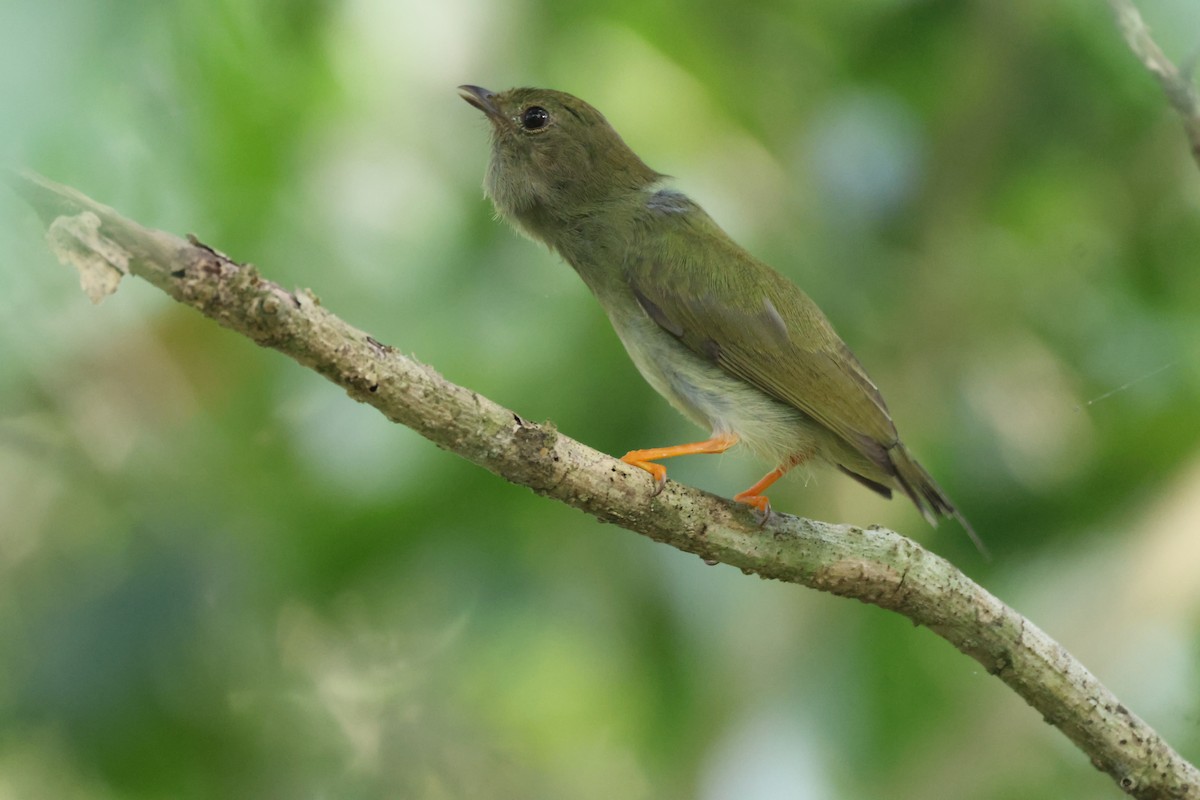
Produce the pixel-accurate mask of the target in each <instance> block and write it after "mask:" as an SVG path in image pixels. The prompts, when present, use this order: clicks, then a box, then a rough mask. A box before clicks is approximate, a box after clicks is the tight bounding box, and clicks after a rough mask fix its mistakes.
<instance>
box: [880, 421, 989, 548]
mask: <svg viewBox="0 0 1200 800" xmlns="http://www.w3.org/2000/svg"><path fill="white" fill-rule="evenodd" d="M888 457H889V459H890V460H891V463H892V468H893V469H894V470H895V473H894V474H895V478H896V483H897V485H898V486H899V487H900V490H901V491H902V492H904V494H906V495H908V499H910V500H912V502H913V505H915V506H916V507H917V509H918V510H919V511H920V512H921V516H923V517H925V519H926V520H928V521H929V524H930V525H932V526H934V527H935V528H936V527H937V524H938V517H950V518H952V519H954V520H957V521H958V524H959V525H961V526H962V528H963V530H964V531H966V532H967V536H969V537H971V541H972V542H974V544H975V548H976V549H977V550H979V553H980V555H982V556H983V557H984V558H985V559H987V560H988V561H990V560H991V558H992V556H991V554H990V553H989V552H988V549H987V547H985V546H984V544H983V540H982V539H980V538H979V534H977V533H975V529H974V528H973V527H971V523H969V522H967V518H966V517H964V516H963V515H962V514H961V513H960V512H959V510H958V509H957V508H955V507H954V503H952V502H950V498H949V497H947V496H946V493H945V492H943V491H942V488H941V487H940V486H938V485H937V482H935V481H934V480H933V476H931V475H930V474H929V473H928V472H926V471H925V468H924V467H922V466H921V465H920V464H918V463H917V460H916V459H915V458H913V457H912V454H911V453H909V452H908V449H907V448H906V447H905V446H904V445H903V444H900V443H897V444H896V446H895V447H892V448H891V449H889V450H888Z"/></svg>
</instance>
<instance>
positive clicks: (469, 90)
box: [458, 83, 499, 117]
mask: <svg viewBox="0 0 1200 800" xmlns="http://www.w3.org/2000/svg"><path fill="white" fill-rule="evenodd" d="M458 96H459V97H461V98H462V99H463V100H466V101H467V102H468V103H470V104H471V105H473V106H475V107H476V108H478V109H479V110H480V111H482V112H483V113H485V114H487V115H488V116H489V117H494V116H496V115H497V114H498V113H499V111H498V110H497V108H496V105H495V104H494V103H493V102H492V98H493V97H495V96H496V93H495V92H493V91H490V90H488V89H484V88H483V87H482V86H472V85H471V84H469V83H464V84H463V85H462V86H459V87H458Z"/></svg>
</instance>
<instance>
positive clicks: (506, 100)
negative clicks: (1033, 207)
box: [459, 86, 982, 549]
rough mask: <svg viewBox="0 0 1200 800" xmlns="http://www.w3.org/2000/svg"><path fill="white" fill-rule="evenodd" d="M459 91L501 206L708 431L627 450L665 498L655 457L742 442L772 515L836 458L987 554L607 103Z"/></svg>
mask: <svg viewBox="0 0 1200 800" xmlns="http://www.w3.org/2000/svg"><path fill="white" fill-rule="evenodd" d="M459 92H460V94H461V95H462V98H463V99H464V100H466V101H467V102H468V103H470V104H471V105H473V106H474V107H476V108H478V109H479V110H480V111H482V112H483V113H484V114H485V115H487V118H488V120H489V121H490V122H491V125H492V157H491V162H490V164H489V166H488V170H487V177H486V179H485V181H484V189H485V191H486V192H487V195H488V196H489V197H490V198H491V200H492V202H493V203H494V204H495V207H496V210H497V211H498V212H499V214H500V216H502V217H504V218H505V219H506V220H508V221H509V222H511V223H512V224H513V225H514V226H515V227H516V228H517V229H518V230H520V231H521V232H522V233H524V234H526V235H527V236H529V237H530V238H532V239H534V240H536V241H539V242H543V243H544V244H546V245H547V246H549V247H550V248H551V249H552V250H554V251H555V252H557V253H558V254H559V255H561V256H562V258H563V259H564V260H566V262H567V263H568V264H570V265H571V266H572V267H573V268H574V269H575V271H576V272H577V273H578V274H579V276H580V277H581V278H582V279H583V281H584V283H586V284H587V285H588V288H590V289H591V290H592V292H593V294H595V296H596V299H597V300H599V301H600V304H601V305H602V306H603V307H604V310H605V312H607V314H608V318H609V320H610V321H611V322H612V326H613V328H614V329H615V330H616V332H617V336H619V337H620V339H621V342H622V343H623V344H624V345H625V349H626V350H627V351H628V352H629V356H630V358H632V359H633V363H634V364H635V365H636V366H637V368H638V370H639V371H640V372H641V373H642V375H643V377H645V379H646V380H647V381H648V382H649V383H650V385H651V386H653V387H654V389H655V390H656V391H658V393H659V394H661V395H662V396H663V397H665V398H666V399H667V400H668V401H669V402H670V403H671V405H673V406H674V407H675V408H676V409H678V410H679V411H680V412H682V413H683V414H684V415H685V416H687V417H688V418H689V419H691V420H692V421H693V422H695V423H696V424H698V425H700V426H701V427H703V428H706V429H708V430H710V431H711V432H712V434H711V436H710V437H709V438H708V439H705V440H704V441H702V442H694V443H691V444H683V445H676V446H672V447H661V448H652V449H649V450H632V451H630V452H628V453H626V454H625V455H624V456H622V457H621V460H622V461H625V462H627V463H629V464H632V465H634V466H637V467H641V468H642V469H644V470H646V471H647V472H649V473H650V474H651V475H652V476H653V478H654V480H655V483H656V490H655V491H656V492H657V491H660V490H661V489H662V486H663V484H664V483H665V481H666V475H667V470H666V468H665V467H664V466H663V465H661V464H659V463H657V462H658V461H660V460H662V459H667V458H673V457H675V456H682V455H691V454H696V453H723V452H725V451H726V450H728V449H729V448H731V447H733V446H734V445H735V444H737V443H738V442H744V443H745V444H746V445H747V446H749V448H750V449H751V450H752V451H754V452H755V453H756V454H758V455H759V456H761V457H762V458H764V459H766V460H767V461H769V462H770V463H771V464H773V465H775V468H774V469H773V470H771V472H769V473H768V474H767V475H766V476H764V477H763V479H762V480H760V481H759V482H758V483H756V484H754V485H753V486H751V487H750V488H749V489H747V490H746V491H744V492H741V493H740V494H737V495H735V496H734V500H736V501H738V502H741V503H746V504H748V505H751V506H753V507H755V508H756V509H758V510H759V511H760V512H762V513H763V514H769V513H770V503H769V501H768V500H767V497H766V495H765V494H764V492H765V491H766V490H767V488H768V487H769V486H771V484H773V483H775V481H777V480H778V479H779V478H780V477H782V476H783V475H784V473H786V472H787V471H788V470H790V469H792V468H793V467H795V466H797V465H798V464H801V463H805V462H827V463H830V464H833V465H834V466H835V467H837V468H838V469H839V470H841V471H842V472H844V473H846V474H847V475H849V476H850V477H852V478H854V479H855V480H857V481H858V482H860V483H862V484H863V485H865V486H867V487H868V488H870V489H872V490H874V491H876V492H878V493H879V494H881V495H883V496H884V497H888V498H890V497H891V496H892V492H893V491H894V490H895V491H900V492H902V493H903V494H905V495H906V496H907V497H908V498H909V499H910V500H912V502H913V503H914V504H915V505H916V506H917V508H918V509H920V511H921V513H922V515H924V517H925V518H926V519H927V520H928V521H929V522H930V524H933V525H936V524H937V518H938V517H939V516H949V517H954V518H955V519H957V520H958V521H959V522H960V523H961V524H962V525H963V527H964V528H965V529H966V530H967V532H968V533H969V534H970V536H971V538H972V539H973V540H974V541H975V542H976V544H977V545H978V546H980V548H981V549H982V545H981V544H980V543H979V539H978V537H977V536H976V535H975V532H974V531H973V530H972V529H971V527H970V525H969V524H968V523H967V522H966V520H965V519H964V518H963V516H962V515H961V514H959V512H958V511H957V510H956V509H955V507H954V505H953V504H952V503H951V502H950V500H949V498H947V497H946V494H945V493H944V492H943V491H942V490H941V489H940V488H938V485H937V484H936V483H934V481H933V478H932V477H930V475H929V473H927V472H926V471H925V470H924V469H923V468H922V467H921V465H920V464H918V463H917V462H916V460H915V459H914V458H913V457H912V455H911V454H910V453H909V451H908V449H907V448H906V447H905V446H904V444H903V443H902V442H901V441H900V438H899V436H898V435H897V433H896V426H895V425H894V424H893V423H892V418H891V415H890V414H889V413H888V409H887V406H886V405H885V404H884V402H883V397H882V396H881V395H880V393H879V389H878V388H876V386H875V384H874V383H873V382H872V381H871V379H870V378H869V377H868V376H867V373H866V371H865V370H864V369H863V367H862V365H861V364H859V363H858V359H856V358H855V357H854V354H853V353H851V352H850V349H849V348H848V347H847V346H846V344H845V343H844V342H843V341H842V340H841V339H840V338H839V337H838V335H837V333H835V332H834V330H833V327H832V326H831V325H830V324H829V320H827V319H826V318H825V315H824V314H823V313H821V310H820V309H819V308H817V305H816V304H815V303H814V302H813V301H812V300H811V299H809V297H808V295H807V294H805V293H804V292H803V291H802V290H801V289H800V288H799V287H797V286H796V285H795V284H794V283H792V282H791V281H789V280H788V279H787V278H784V277H783V276H782V275H780V274H779V273H778V272H776V271H775V270H773V269H771V268H770V267H769V266H767V265H766V264H764V263H762V262H761V261H759V260H757V259H756V258H754V257H753V256H751V255H750V254H749V253H747V252H746V251H745V250H743V249H742V248H741V247H739V246H738V245H737V244H736V243H735V242H734V241H733V240H732V239H730V238H729V236H728V235H727V234H726V233H725V232H724V231H723V230H721V228H720V227H718V226H717V224H716V223H715V222H713V220H712V219H711V218H710V217H709V216H708V214H706V213H705V212H704V210H703V209H702V208H700V206H698V205H697V204H696V203H695V202H693V201H692V200H691V199H689V198H688V197H687V196H685V195H683V194H681V193H680V192H678V191H675V190H673V189H671V188H669V187H668V186H666V185H665V177H666V176H664V175H662V174H660V173H658V172H655V171H654V170H652V169H650V167H648V166H646V165H645V164H644V163H643V162H642V160H641V159H640V158H638V156H637V155H636V154H635V153H634V152H633V151H632V150H630V149H629V147H628V146H627V145H626V144H625V142H624V141H623V140H622V139H621V137H620V136H619V135H618V134H617V132H616V131H615V130H613V128H612V127H611V126H610V125H609V124H608V122H607V121H606V120H605V119H604V117H603V116H602V115H601V114H600V112H599V111H597V110H596V109H594V108H592V107H591V106H590V105H588V104H587V103H585V102H583V101H582V100H579V99H578V98H576V97H572V96H571V95H569V94H565V93H563V92H556V91H552V90H549V89H510V90H508V91H505V92H491V91H488V90H487V89H483V88H480V87H478V86H460V87H459Z"/></svg>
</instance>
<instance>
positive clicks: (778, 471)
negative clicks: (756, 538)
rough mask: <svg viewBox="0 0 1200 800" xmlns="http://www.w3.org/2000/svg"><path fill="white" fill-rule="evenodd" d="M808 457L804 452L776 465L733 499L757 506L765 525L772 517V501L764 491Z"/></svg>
mask: <svg viewBox="0 0 1200 800" xmlns="http://www.w3.org/2000/svg"><path fill="white" fill-rule="evenodd" d="M806 458H807V456H805V455H803V454H797V455H794V456H792V457H791V458H789V459H788V460H787V461H785V462H784V463H783V464H782V465H781V466H779V467H776V468H775V469H773V470H771V471H770V472H768V473H767V474H766V475H764V476H763V477H762V480H760V481H759V482H758V483H756V484H754V485H753V486H751V487H750V488H749V489H747V490H746V491H744V492H739V493H738V494H735V495H734V496H733V499H734V500H735V501H736V502H738V503H745V504H746V505H748V506H754V507H755V508H757V509H758V511H759V513H761V514H762V515H763V520H762V521H763V524H764V525H765V524H766V522H767V520H768V519H770V518H771V501H770V500H768V499H767V496H766V495H765V494H763V492H765V491H766V490H767V489H769V488H770V487H771V484H773V483H775V481H777V480H779V479H780V478H782V477H783V476H784V475H786V474H787V472H788V470H790V469H791V468H792V467H794V466H796V465H797V464H800V463H802V462H803V461H804V460H805V459H806Z"/></svg>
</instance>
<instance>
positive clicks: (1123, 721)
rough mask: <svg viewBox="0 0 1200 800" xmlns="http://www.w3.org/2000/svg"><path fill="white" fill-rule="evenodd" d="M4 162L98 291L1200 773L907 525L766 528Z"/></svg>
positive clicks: (1155, 775) (1180, 785)
mask: <svg viewBox="0 0 1200 800" xmlns="http://www.w3.org/2000/svg"><path fill="white" fill-rule="evenodd" d="M8 178H9V183H11V184H12V186H13V188H14V189H15V190H16V191H17V192H18V193H19V194H20V195H22V196H23V197H24V198H25V200H26V201H27V202H28V203H29V204H30V205H31V206H32V207H33V208H34V209H35V210H36V211H37V212H38V214H39V215H40V216H41V218H42V221H43V223H44V224H45V225H46V227H47V239H48V241H49V243H50V247H51V249H52V250H53V251H54V252H55V254H56V255H57V256H58V257H59V259H60V260H62V261H63V262H64V263H69V264H71V265H73V266H75V267H76V268H77V269H78V270H79V271H80V276H81V282H82V283H83V284H84V288H85V289H86V290H87V291H88V293H89V295H91V296H92V297H93V299H97V300H98V299H99V298H102V297H103V296H104V295H105V294H108V293H111V292H112V291H115V289H116V287H117V284H118V283H119V281H120V279H121V277H122V276H123V275H124V274H126V273H132V274H133V275H137V276H138V277H141V278H143V279H145V280H146V281H148V282H150V283H152V284H153V285H155V286H157V287H158V288H159V289H162V290H163V291H164V292H166V293H167V294H169V295H171V297H173V298H175V299H176V300H178V301H179V302H181V303H183V304H185V305H188V306H191V307H192V308H194V309H196V310H197V311H199V312H200V313H202V314H204V315H205V316H208V317H211V318H212V319H214V320H216V321H217V322H218V323H220V324H221V325H223V326H225V327H226V328H229V329H231V330H234V331H237V332H239V333H241V334H243V335H245V336H247V337H249V338H250V339H253V340H254V341H255V342H257V343H258V344H260V345H262V346H264V347H271V348H273V349H275V350H278V351H279V352H281V353H284V354H285V355H287V356H289V357H291V358H292V359H294V360H296V361H298V362H299V363H301V364H303V365H304V366H306V367H309V368H311V369H313V370H315V371H317V372H319V373H320V374H321V375H324V376H325V377H326V378H328V379H329V380H331V381H333V382H334V383H336V384H337V385H338V386H341V387H342V388H343V389H345V390H346V393H347V394H349V395H350V397H352V398H354V399H355V400H358V401H360V402H363V403H367V404H369V405H371V406H373V407H374V408H376V409H378V410H379V411H380V412H382V413H383V415H384V416H386V417H387V418H388V419H390V420H392V421H393V422H398V423H400V424H402V425H407V426H408V427H410V428H412V429H413V430H415V431H417V432H418V433H420V434H421V435H423V436H425V437H426V438H428V439H429V440H431V441H432V442H434V443H435V444H437V445H438V446H440V447H442V448H445V449H447V450H451V451H453V452H455V453H458V454H459V455H461V456H463V457H464V458H467V459H469V460H471V461H473V462H475V463H476V464H479V465H480V466H482V467H484V468H486V469H488V470H490V471H492V472H494V473H496V474H497V475H500V476H501V477H503V478H506V479H507V480H509V481H511V482H513V483H517V484H521V485H524V486H528V487H530V488H531V489H533V490H534V491H535V492H537V493H538V494H540V495H543V496H545V497H550V498H553V499H555V500H559V501H560V502H563V503H566V504H568V505H570V506H574V507H575V508H578V509H580V510H582V511H585V512H587V513H589V514H591V515H593V516H595V517H597V518H598V519H600V520H602V521H605V522H612V523H615V524H617V525H620V526H621V527H624V528H627V529H629V530H631V531H634V532H636V533H640V534H642V535H643V536H648V537H650V538H651V539H654V540H655V541H659V542H663V543H665V544H669V545H671V546H672V547H675V548H677V549H679V550H683V551H685V552H688V553H695V554H696V555H698V556H700V557H701V558H704V559H708V560H711V561H720V562H723V563H725V564H729V565H731V566H734V567H738V568H740V569H742V570H743V571H746V572H754V573H757V574H758V575H760V576H762V577H764V578H773V579H775V580H781V581H788V582H790V583H798V584H801V585H803V586H808V587H811V588H814V589H818V590H820V591H824V592H830V593H832V594H836V595H841V596H843V597H853V598H857V599H859V600H861V601H863V602H866V603H871V604H873V605H877V606H879V607H880V608H885V609H888V610H891V611H895V612H897V613H899V614H903V615H904V616H906V617H908V618H909V619H911V620H912V621H913V622H914V623H916V624H918V625H924V626H926V627H928V628H929V629H931V630H932V631H934V632H935V633H937V634H938V635H939V636H941V637H942V638H944V639H946V641H948V642H950V643H951V644H953V645H954V646H955V647H957V648H958V649H959V650H961V651H962V652H963V653H966V654H967V655H969V656H971V657H972V658H974V659H975V660H976V661H978V662H979V663H980V664H982V665H983V666H984V667H985V668H986V669H987V671H988V672H989V673H991V674H992V675H995V676H996V677H998V678H1000V680H1002V681H1004V682H1005V683H1006V684H1008V685H1009V686H1010V687H1012V689H1013V690H1014V691H1016V693H1017V694H1019V695H1020V696H1021V697H1023V698H1024V699H1025V700H1026V702H1028V703H1029V704H1030V705H1031V706H1033V707H1034V708H1035V709H1037V710H1038V711H1039V712H1040V713H1041V714H1042V716H1043V717H1044V718H1045V720H1046V721H1047V722H1049V723H1050V724H1051V725H1054V726H1055V727H1057V728H1058V729H1059V730H1061V731H1062V732H1063V733H1064V734H1065V735H1066V736H1067V737H1068V738H1069V739H1070V740H1071V741H1073V742H1074V743H1075V744H1076V745H1077V746H1078V747H1079V749H1081V750H1082V751H1083V752H1084V753H1085V754H1086V755H1087V756H1088V758H1089V759H1090V760H1091V762H1092V763H1093V764H1094V765H1096V767H1097V768H1098V769H1101V770H1103V771H1104V772H1107V773H1108V774H1109V775H1111V776H1112V778H1113V779H1114V780H1115V781H1116V782H1117V784H1118V785H1119V786H1120V787H1121V788H1122V789H1124V790H1125V791H1126V792H1128V793H1129V794H1131V795H1133V796H1134V797H1140V798H1200V771H1197V770H1196V768H1195V767H1193V766H1192V765H1191V764H1189V763H1188V762H1187V761H1185V760H1184V759H1183V758H1181V757H1180V756H1179V754H1178V753H1176V752H1175V751H1174V750H1172V749H1171V747H1170V746H1169V745H1167V743H1166V742H1164V741H1163V740H1162V738H1161V737H1160V736H1159V735H1158V734H1157V733H1155V732H1154V731H1153V730H1152V729H1151V728H1150V727H1149V726H1147V725H1146V723H1144V722H1143V721H1142V720H1140V719H1139V718H1138V717H1136V716H1135V715H1134V714H1132V713H1131V712H1130V711H1128V710H1127V709H1126V708H1125V706H1123V705H1122V704H1121V703H1120V702H1119V701H1118V700H1117V698H1116V697H1115V696H1113V694H1112V693H1111V692H1109V691H1108V689H1106V688H1105V687H1104V686H1103V685H1101V684H1100V682H1099V681H1098V680H1096V678H1095V677H1094V676H1093V675H1092V674H1091V673H1089V672H1088V671H1087V669H1085V668H1084V666H1083V665H1082V664H1080V663H1079V662H1078V661H1077V660H1076V659H1075V658H1074V657H1072V656H1071V655H1070V654H1069V653H1068V652H1067V651H1066V650H1065V649H1063V647H1062V646H1061V645H1059V644H1058V643H1056V642H1055V641H1054V640H1052V639H1051V638H1050V637H1049V636H1047V635H1046V634H1045V633H1043V632H1042V631H1041V630H1039V629H1038V628H1037V626H1035V625H1034V624H1033V623H1032V622H1029V621H1028V620H1026V619H1025V618H1024V617H1022V616H1021V615H1020V614H1018V613H1017V612H1015V611H1014V610H1012V609H1011V608H1009V607H1008V606H1006V605H1005V604H1004V603H1002V602H1001V601H1000V600H998V599H996V598H995V597H993V596H992V595H991V594H989V593H988V592H986V591H985V590H984V589H983V588H981V587H980V586H979V585H977V584H976V583H974V582H973V581H971V580H970V579H969V578H967V577H966V576H965V575H963V574H962V573H961V572H959V571H958V570H957V569H955V568H954V567H953V566H952V565H951V564H950V563H949V562H947V561H946V560H944V559H942V558H941V557H939V556H937V555H934V554H932V553H930V552H928V551H927V550H924V549H923V548H922V547H920V546H919V545H918V544H916V543H915V542H913V541H911V540H909V539H907V538H905V537H904V536H901V535H900V534H898V533H895V532H893V531H890V530H885V529H882V528H876V527H872V528H868V529H865V530H864V529H861V528H856V527H852V526H849V525H831V524H828V523H825V522H817V521H813V520H808V519H800V518H797V517H792V516H788V515H786V514H774V515H772V516H771V518H770V520H769V521H768V522H767V524H766V525H765V526H760V525H759V523H758V520H757V519H756V518H755V516H754V515H753V513H752V512H751V511H750V510H749V509H748V508H746V507H744V506H741V505H739V504H737V503H734V502H732V501H730V500H725V499H723V498H720V497H716V496H714V495H711V494H707V493H705V492H702V491H699V490H697V489H693V488H690V487H687V486H683V485H681V484H678V483H675V482H673V481H669V482H668V483H667V485H666V488H665V489H664V490H663V492H662V493H661V494H659V495H658V496H656V497H655V496H651V492H650V488H651V486H650V479H649V477H648V476H647V475H646V473H645V472H644V471H642V470H640V469H638V468H636V467H631V466H629V465H627V464H624V463H622V462H621V461H618V460H616V459H614V458H611V457H609V456H607V455H604V454H603V453H599V452H597V451H595V450H592V449H591V448H589V447H586V446H585V445H583V444H580V443H579V442H576V441H575V440H573V439H570V438H568V437H566V436H563V435H562V434H560V433H558V431H556V430H555V429H554V427H553V425H551V424H549V423H544V424H539V423H535V422H531V421H529V420H526V419H523V418H522V417H520V416H519V415H518V414H515V413H513V412H512V411H509V410H508V409H506V408H503V407H502V406H499V405H497V404H496V403H494V402H492V401H491V400H488V399H487V398H486V397H482V396H480V395H478V394H476V393H475V392H473V391H471V390H470V389H466V388H464V387H462V386H456V385H455V384H453V383H450V382H449V381H447V380H446V379H444V378H443V377H442V376H441V375H439V374H438V373H437V372H435V371H434V370H433V369H432V368H430V367H428V366H426V365H424V364H421V363H419V362H417V361H415V360H413V359H411V358H408V357H407V356H405V355H403V354H401V353H399V352H397V351H396V350H395V349H394V348H392V347H390V346H388V345H385V344H381V343H380V342H379V341H378V340H377V339H375V338H373V337H371V336H368V335H367V334H366V333H364V332H363V331H360V330H358V329H356V328H354V327H352V326H350V325H348V324H347V323H345V322H343V321H342V320H341V319H339V318H338V317H336V316H334V315H333V314H331V313H330V312H329V311H327V310H326V309H325V308H323V307H322V306H321V304H320V302H319V301H318V300H317V298H316V297H315V296H313V294H312V293H311V292H308V291H298V292H289V291H287V290H286V289H284V288H282V287H281V286H279V285H278V284H276V283H273V282H271V281H269V280H266V279H264V278H262V277H261V276H260V275H259V274H258V272H257V270H255V269H254V268H253V267H251V266H248V265H244V264H239V263H237V262H235V261H233V260H231V259H229V258H228V257H226V256H224V255H222V254H221V253H219V252H217V251H216V250H214V249H212V248H210V247H207V246H205V245H203V244H201V243H200V242H198V241H197V240H196V239H195V238H189V239H188V240H184V239H180V238H179V237H177V236H174V235H172V234H169V233H164V232H162V231H156V230H150V229H147V228H144V227H142V226H141V225H139V224H137V223H136V222H133V221H132V220H128V219H125V218H124V217H122V216H120V215H119V214H118V213H117V212H116V211H114V210H113V209H111V208H109V207H107V206H103V205H100V204H99V203H96V202H95V201H93V200H91V199H89V198H87V197H85V196H84V195H82V194H80V193H79V192H77V191H75V190H74V189H70V188H68V187H65V186H61V185H59V184H56V183H53V182H52V181H49V180H47V179H45V178H43V177H41V176H39V175H36V174H34V173H30V172H23V173H13V174H11V175H9V176H8Z"/></svg>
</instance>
